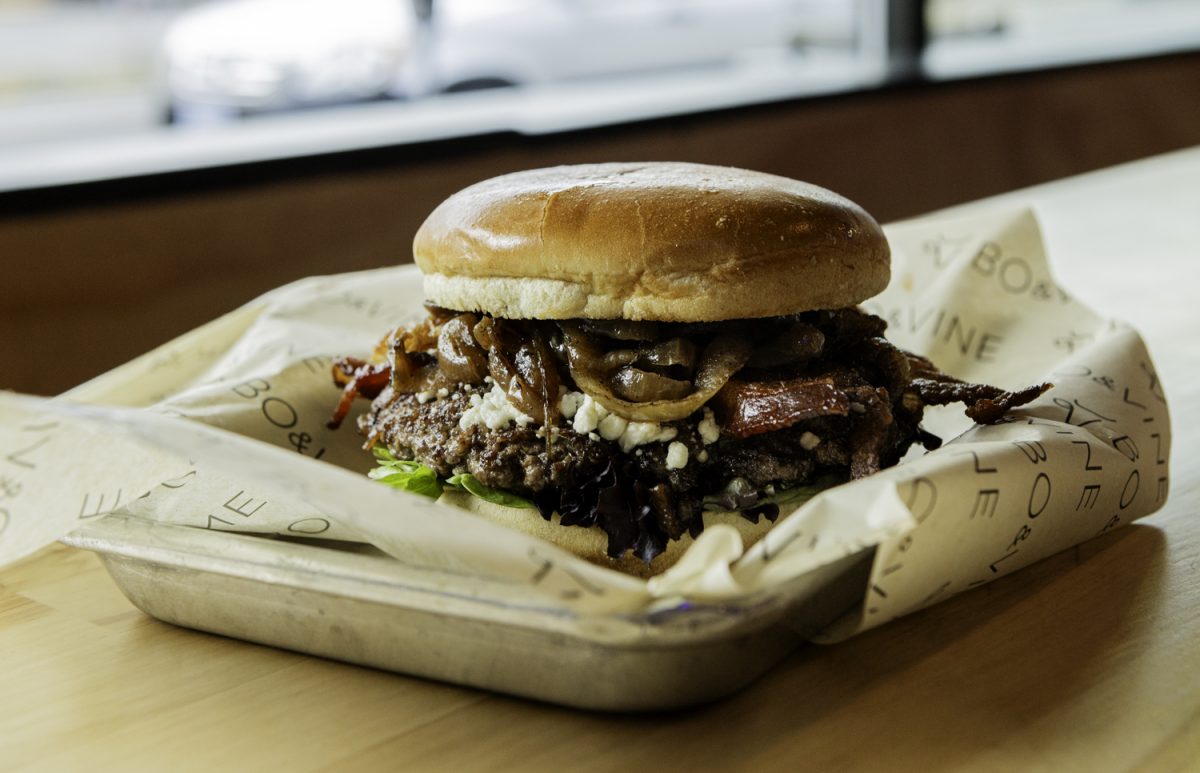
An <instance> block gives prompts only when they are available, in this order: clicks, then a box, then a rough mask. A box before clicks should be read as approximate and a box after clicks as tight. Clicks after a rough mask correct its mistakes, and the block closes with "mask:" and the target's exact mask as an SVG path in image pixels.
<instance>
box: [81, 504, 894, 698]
mask: <svg viewBox="0 0 1200 773" xmlns="http://www.w3.org/2000/svg"><path fill="white" fill-rule="evenodd" d="M64 541H65V542H66V543H68V544H70V545H73V546H75V547H79V548H84V549H87V550H92V551H95V552H96V553H98V554H99V555H100V558H101V560H102V561H103V563H104V565H105V567H106V568H107V569H108V572H109V574H111V575H112V578H113V580H114V581H115V582H116V584H117V586H118V587H119V588H120V589H121V591H122V592H123V593H124V594H125V595H126V596H127V597H128V598H129V600H130V601H131V602H133V603H134V604H135V605H136V606H137V607H138V608H139V609H141V610H142V611H144V612H145V613H146V614H148V615H151V616H153V617H156V618H158V619H159V620H163V621H166V622H169V623H174V624H176V625H182V626H186V627H189V628H196V629H200V630H203V631H210V632H213V633H218V634H223V635H226V636H232V637H236V638H239V639H246V640H249V641H253V642H259V643H262V644H269V645H273V646H276V647H283V648H285V649H289V650H297V651H300V652H306V653H310V654H313V655H320V656H323V657H329V658H335V659H337V660H343V661H347V662H350V663H357V664H361V665H366V666H373V667H375V668H381V669H386V670H388V671H396V672H400V673H404V674H411V675H415V676H420V677H426V678H430V679H438V680H443V681H447V682H452V683H455V684H460V685H468V686H472V687H479V688H485V689H489V690H496V691H499V692H504V693H510V694H513V695H519V696H523V697H527V698H535V699H538V700H543V701H549V702H552V703H558V704H563V705H567V706H573V707H577V708H585V709H598V710H607V711H642V710H657V709H669V708H679V707H683V706H689V705H694V704H698V703H704V702H708V701H712V700H715V699H718V698H721V697H725V696H727V695H730V694H732V693H734V692H736V691H737V690H739V689H741V688H742V687H744V686H746V685H747V684H749V683H750V682H752V681H753V680H755V679H756V678H758V677H759V676H761V675H762V674H763V673H764V672H766V671H767V670H768V669H769V668H771V666H773V665H775V664H776V663H777V662H779V661H780V660H781V659H782V658H783V657H785V656H786V655H787V654H788V653H790V652H791V651H792V650H793V649H795V647H796V646H797V645H799V644H800V643H801V642H802V641H803V640H804V638H805V637H806V636H807V635H810V634H811V633H812V632H814V631H815V630H818V629H819V628H821V627H824V626H825V625H827V624H828V623H829V622H831V621H832V620H834V619H836V618H837V617H838V616H839V615H841V614H843V613H844V612H846V611H847V610H849V609H851V608H852V607H853V606H854V605H855V604H856V603H858V602H860V601H861V599H862V590H863V588H864V586H865V583H866V578H867V573H868V570H869V568H870V558H871V551H869V550H868V551H864V552H863V553H859V554H857V555H855V556H851V557H849V558H847V559H844V560H842V561H840V562H838V563H837V564H834V565H830V566H828V567H826V568H824V569H822V570H821V571H819V572H815V573H812V574H810V575H806V576H805V577H804V578H802V579H801V581H800V584H801V586H802V587H793V588H790V589H789V591H788V593H787V597H788V598H789V599H791V600H790V601H789V602H788V603H786V604H781V603H763V602H761V601H760V602H759V603H756V604H750V605H746V606H742V607H730V606H724V607H713V606H703V605H691V604H680V605H677V606H675V607H673V608H670V609H665V610H658V611H654V612H650V613H646V614H639V615H632V616H631V615H621V616H615V615H609V616H602V617H595V618H580V617H575V616H574V615H570V614H564V613H563V610H562V609H561V608H552V607H547V608H545V609H538V608H529V607H524V606H523V607H521V608H520V609H515V608H513V607H512V606H511V604H505V603H501V602H499V601H498V600H497V599H496V598H489V595H488V593H487V592H486V589H484V590H483V591H481V589H480V587H479V585H478V583H477V582H474V583H472V581H471V580H469V579H466V578H458V577H455V576H454V575H447V574H445V573H440V572H438V573H431V572H430V571H429V570H427V569H420V568H412V567H407V566H406V565H404V564H402V563H401V562H399V561H396V560H394V559H392V558H389V557H387V556H385V555H383V554H382V553H379V552H378V551H375V550H374V549H373V548H370V547H368V546H352V545H340V546H337V545H334V544H330V543H323V544H301V543H297V542H291V541H283V540H278V539H272V538H265V537H257V536H252V535H243V534H232V533H228V532H217V531H208V530H204V529H196V528H190V527H184V526H174V525H169V524H162V523H156V522H154V521H149V520H145V519H141V518H134V517H130V516H123V515H111V516H108V517H106V518H104V519H102V520H99V521H96V522H95V523H92V524H89V525H87V526H85V527H83V528H81V529H79V530H77V531H75V532H74V533H72V534H71V535H70V536H69V537H67V538H66V539H65V540H64Z"/></svg>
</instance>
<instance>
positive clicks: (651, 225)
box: [413, 162, 890, 321]
mask: <svg viewBox="0 0 1200 773" xmlns="http://www.w3.org/2000/svg"><path fill="white" fill-rule="evenodd" d="M413 253H414V256H415V258H416V262H417V265H418V266H420V267H421V270H422V271H423V272H425V275H426V276H425V295H426V298H427V299H428V300H429V301H430V302H432V303H435V304H437V305H439V306H444V307H447V308H451V309H459V310H463V311H486V312H489V313H492V314H495V315H497V316H502V317H511V318H535V319H569V318H574V317H588V318H592V319H618V318H624V319H635V320H636V319H652V320H662V321H715V320H723V319H735V318H744V317H767V316H778V315H783V314H792V313H796V312H800V311H808V310H812V309H831V308H841V307H844V306H853V305H856V304H858V303H860V302H861V301H864V300H866V299H867V298H869V297H871V296H873V295H875V294H876V293H879V292H881V291H882V290H883V289H884V287H886V286H887V283H888V279H889V278H890V263H889V252H888V246H887V241H886V239H885V238H884V236H883V232H882V231H881V230H880V228H879V224H878V223H876V222H875V220H874V219H872V218H871V216H870V215H868V214H867V213H866V212H865V211H863V210H862V209H861V208H860V207H859V206H858V205H856V204H854V203H853V202H851V201H849V200H848V199H845V198H843V197H841V196H838V195H837V194H835V193H832V192H830V191H827V190H825V189H824V188H819V187H817V186H815V185H809V184H807V183H802V182H797V181H795V180H789V179H787V178H785V177H777V176H775V175H769V174H763V173H761V172H751V171H746V170H744V169H734V168H731V167H720V166H706V165H702V164H687V163H665V162H653V163H643V164H633V163H615V164H586V165H580V166H561V167H554V168H550V169H534V170H531V171H527V172H518V173H515V174H509V175H504V176H502V177H496V178H493V179H491V180H485V181H483V182H481V183H477V184H476V185H473V186H471V187H469V188H466V189H464V190H462V191H460V192H458V193H456V194H454V195H453V196H451V197H450V198H449V199H447V200H446V201H444V202H443V203H442V204H441V205H440V206H438V208H437V209H435V210H434V211H433V213H432V214H430V216H429V218H428V219H427V220H426V221H425V223H424V224H423V225H422V226H421V228H420V230H419V231H418V232H417V236H416V239H415V240H414V243H413Z"/></svg>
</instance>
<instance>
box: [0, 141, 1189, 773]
mask: <svg viewBox="0 0 1200 773" xmlns="http://www.w3.org/2000/svg"><path fill="white" fill-rule="evenodd" d="M905 184H909V183H905ZM913 184H916V183H913ZM1001 198H1002V199H1012V200H1018V201H1024V202H1032V203H1033V204H1035V205H1036V206H1037V208H1038V211H1039V213H1040V215H1041V216H1042V219H1043V224H1044V226H1045V230H1046V235H1047V239H1048V241H1049V244H1050V250H1051V255H1052V257H1053V259H1054V261H1055V267H1056V273H1057V274H1058V276H1059V278H1060V279H1061V280H1062V282H1063V284H1064V285H1065V286H1066V287H1068V288H1069V289H1071V290H1072V291H1073V292H1074V294H1075V295H1076V296H1077V297H1079V298H1081V299H1082V300H1084V301H1085V302H1088V303H1090V304H1091V305H1093V306H1094V307H1096V308H1099V309H1101V310H1103V311H1106V312H1108V313H1110V314H1113V315H1114V316H1119V317H1122V318H1124V319H1126V320H1128V321H1130V322H1132V323H1133V324H1134V325H1135V326H1137V327H1138V328H1139V329H1140V330H1141V331H1142V333H1143V335H1144V336H1145V338H1146V340H1147V342H1148V344H1149V346H1150V351H1151V353H1152V355H1153V356H1154V357H1155V359H1156V361H1157V365H1158V369H1159V373H1160V374H1161V377H1162V380H1163V382H1164V384H1165V386H1166V391H1167V395H1168V397H1169V399H1170V402H1171V405H1172V410H1173V419H1174V421H1173V426H1174V430H1175V448H1174V469H1173V471H1172V485H1171V495H1170V499H1169V501H1168V502H1167V504H1166V506H1165V508H1164V509H1163V510H1161V511H1160V512H1159V513H1157V514H1156V515H1154V516H1152V517H1151V518H1149V519H1148V520H1146V521H1142V522H1141V523H1139V524H1137V525H1134V526H1131V527H1127V528H1124V529H1120V530H1118V531H1116V532H1114V533H1110V534H1107V535H1105V536H1103V537H1100V538H1098V539H1095V540H1093V541H1092V542H1089V543H1087V544H1086V545H1084V546H1082V547H1079V548H1077V549H1075V550H1073V551H1069V552H1067V553H1065V554H1060V555H1058V556H1056V557H1054V558H1051V559H1049V560H1046V561H1044V562H1042V563H1040V564H1037V565H1035V566H1033V567H1031V568H1029V569H1027V570H1026V571H1023V572H1019V573H1017V574H1015V575H1013V576H1010V577H1007V578H1004V579H1001V580H999V581H997V582H995V583H993V584H991V585H988V586H985V587H983V588H980V589H978V590H975V591H972V592H969V593H965V594H963V595H961V596H958V597H956V598H953V599H951V600H949V601H947V602H945V603H943V604H940V605H938V606H936V607H934V608H932V609H929V610H926V611H924V612H921V613H918V614H915V615H912V616H910V617H908V618H905V619H902V620H899V621H897V622H894V623H891V624H889V625H887V626H885V627H883V628H881V629H878V630H875V631H872V632H869V633H867V634H864V635H862V636H859V637H858V638H856V639H852V640H850V641H848V642H846V643H843V644H840V645H837V646H832V647H817V646H809V647H806V648H804V649H802V650H801V651H799V652H797V653H795V654H794V655H793V656H792V657H790V658H789V659H788V660H786V661H785V662H784V663H783V664H782V665H781V666H780V667H778V668H777V669H776V670H774V671H773V672H772V673H770V674H769V675H768V676H767V677H766V678H765V679H763V680H762V681H761V682H760V683H758V684H756V685H754V686H752V687H751V688H750V689H749V690H747V691H746V692H744V693H742V694H740V695H738V696H736V697H734V698H732V699H730V700H728V701H726V702H723V703H720V704H718V705H714V706H710V707H707V708H702V709H696V710H692V711H686V712H682V713H677V714H666V715H653V716H604V715H592V714H586V713H581V712H576V711H567V710H562V709H558V708H554V707H551V706H545V705H539V704H535V703H530V702H525V701H521V700H516V699H510V698H506V697H500V696H496V695H490V694H486V693H481V692H476V691H472V690H468V689H461V688H456V687H450V686H446V685H442V684H436V683H430V682H424V681H420V680H417V679H412V678H406V677H403V676H396V675H392V674H387V673H381V672H376V671H372V670H368V669H364V668H357V667H354V666H348V665H342V664H339V663H334V662H330V661H325V660H320V659H317V658H313V657H307V656H303V655H297V654H294V653H289V652H283V651H278V650H274V649H270V648H267V647H262V646H257V645H253V644H246V643H243V642H240V641H234V640H229V639H224V638H221V637H218V636H212V635H207V634H202V633H195V632H192V631H188V630H182V629H179V628H174V627H172V626H169V625H166V624H163V623H159V622H157V621H155V620H153V619H150V618H147V617H145V616H144V615H142V614H141V613H140V612H138V611H137V610H135V609H134V608H133V607H132V606H130V604H129V603H128V602H127V601H126V600H125V599H124V598H123V597H122V596H121V595H120V594H119V592H118V591H117V590H116V588H115V587H114V586H113V584H112V583H111V581H110V580H109V579H108V577H107V575H106V574H105V573H104V571H103V570H102V569H101V568H100V565H99V563H98V561H97V559H96V558H95V557H94V556H92V555H91V554H88V553H83V552H79V551H76V550H72V549H68V548H65V547H62V546H56V547H52V548H49V549H47V550H44V551H42V552H41V553H39V554H37V555H35V556H33V557H32V558H30V559H27V560H26V561H24V562H22V563H20V564H18V565H16V566H13V567H10V568H8V569H6V570H4V571H3V572H0V769H5V770H7V769H16V770H25V769H37V770H64V769H79V770H85V769H86V770H89V771H91V770H105V769H121V770H141V769H148V770H155V769H161V770H165V769H170V770H211V769H214V768H218V767H219V768H220V769H222V770H231V769H246V770H272V769H280V770H313V769H336V770H347V769H392V768H402V769H418V770H426V769H443V768H444V769H453V770H456V771H458V770H474V769H497V768H498V769H507V768H521V769H548V770H559V769H570V770H608V769H630V768H634V767H635V766H648V769H676V768H678V769H690V770H710V769H729V768H733V769H747V770H750V769H753V770H771V769H786V770H793V769H797V768H801V767H804V768H811V769H814V770H831V769H889V770H908V769H916V768H935V769H982V770H1027V769H1040V770H1055V771H1058V770H1081V771H1083V770H1086V771H1093V770H1127V769H1141V770H1153V771H1159V770H1172V769H1181V768H1186V767H1193V768H1194V766H1197V765H1200V524H1198V523H1197V522H1196V520H1195V517H1196V515H1197V511H1198V510H1200V463H1198V462H1197V459H1198V458H1200V433H1197V431H1196V427H1197V425H1198V424H1200V408H1198V407H1197V406H1198V405H1200V386H1198V385H1197V384H1198V382H1200V340H1198V337H1197V336H1198V334H1200V290H1198V289H1197V275H1198V274H1200V260H1198V258H1200V148H1198V149H1193V150H1189V151H1184V152H1180V153H1176V154H1172V155H1168V156H1163V157H1159V158H1155V159H1151V160H1148V161H1144V162H1139V163H1136V164H1132V165H1127V166H1123V167H1118V168H1115V169H1111V170H1106V171H1103V172H1099V173H1096V174H1091V175H1087V176H1083V177H1079V178H1074V179H1070V180H1065V181H1061V182H1058V183H1054V184H1051V185H1046V186H1041V187H1038V188H1034V189H1031V190H1028V191H1023V192H1019V193H1015V194H1011V195H1009V196H1006V197H1001ZM993 201H994V200H993ZM987 203H990V202H984V203H983V204H985V205H986V204H987ZM972 206H979V204H976V205H972Z"/></svg>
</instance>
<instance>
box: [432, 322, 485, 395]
mask: <svg viewBox="0 0 1200 773" xmlns="http://www.w3.org/2000/svg"><path fill="white" fill-rule="evenodd" d="M478 321H479V320H478V318H477V317H476V316H475V315H474V314H460V315H458V316H457V317H454V318H453V319H451V320H448V321H447V322H446V323H445V324H444V325H442V331H441V333H439V334H438V341H437V361H438V368H440V369H441V371H442V373H443V374H444V375H445V376H446V378H448V379H450V380H451V381H458V382H462V383H465V384H478V383H480V382H481V381H483V377H484V376H486V375H487V373H488V355H487V352H485V351H484V350H483V348H482V347H480V346H479V344H477V343H476V342H475V335H474V334H473V333H472V332H471V329H472V328H473V327H474V326H475V324H476V323H477V322H478Z"/></svg>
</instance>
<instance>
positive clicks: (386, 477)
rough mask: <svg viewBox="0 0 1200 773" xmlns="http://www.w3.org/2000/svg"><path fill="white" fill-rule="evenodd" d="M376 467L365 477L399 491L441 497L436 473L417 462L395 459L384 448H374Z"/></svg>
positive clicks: (440, 488)
mask: <svg viewBox="0 0 1200 773" xmlns="http://www.w3.org/2000/svg"><path fill="white" fill-rule="evenodd" d="M375 461H376V462H377V463H378V465H379V466H378V467H376V468H375V469H373V470H371V471H370V472H368V473H367V477H369V478H371V479H372V480H377V481H379V482H380V483H383V484H385V485H388V486H391V487H392V488H395V489H400V490H401V491H410V492H412V493H414V494H420V495H421V496H423V497H429V498H430V499H437V498H438V497H440V496H441V495H442V482H441V481H440V480H438V476H437V473H435V472H434V471H433V470H431V469H430V468H428V467H426V466H425V465H423V464H421V463H419V462H413V461H407V460H404V459H397V458H396V457H394V456H392V454H391V452H390V451H388V450H387V449H386V448H378V447H377V448H375Z"/></svg>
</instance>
